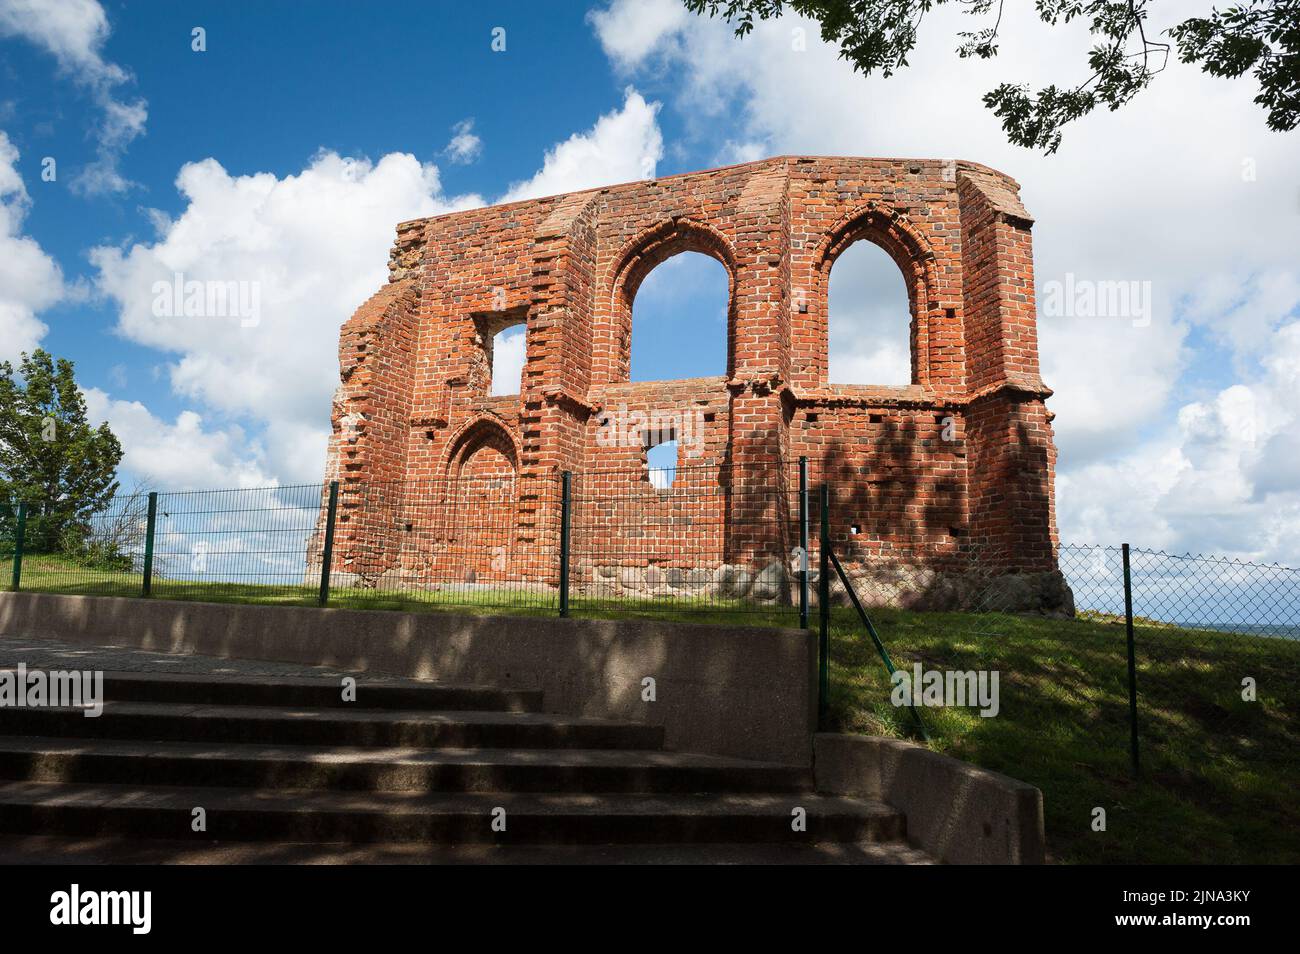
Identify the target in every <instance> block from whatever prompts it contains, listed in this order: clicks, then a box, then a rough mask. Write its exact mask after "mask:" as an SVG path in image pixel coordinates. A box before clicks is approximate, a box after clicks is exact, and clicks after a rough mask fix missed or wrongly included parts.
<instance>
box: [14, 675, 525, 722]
mask: <svg viewBox="0 0 1300 954" xmlns="http://www.w3.org/2000/svg"><path fill="white" fill-rule="evenodd" d="M4 668H8V669H12V668H13V667H0V669H4ZM341 678H342V677H339V678H328V677H293V676H252V675H240V676H226V675H218V676H209V675H199V674H188V673H160V672H105V673H104V697H105V699H108V700H112V701H114V702H178V703H193V704H196V705H198V704H201V705H250V706H291V707H298V708H303V707H308V708H316V709H325V708H339V709H355V708H357V707H363V708H366V709H402V710H422V711H438V710H441V711H453V712H471V711H494V712H540V711H541V708H542V693H541V691H540V690H527V689H495V688H490V687H487V686H444V685H439V684H437V683H429V682H421V681H419V680H415V679H398V678H391V677H373V676H369V675H366V674H359V675H357V676H355V677H354V678H355V679H356V680H357V692H356V701H355V702H344V701H343V686H342V681H341Z"/></svg>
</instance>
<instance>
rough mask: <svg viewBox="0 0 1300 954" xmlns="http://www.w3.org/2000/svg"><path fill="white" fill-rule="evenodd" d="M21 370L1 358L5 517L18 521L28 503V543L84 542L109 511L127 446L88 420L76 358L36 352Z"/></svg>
mask: <svg viewBox="0 0 1300 954" xmlns="http://www.w3.org/2000/svg"><path fill="white" fill-rule="evenodd" d="M18 373H19V379H15V376H14V369H13V366H12V365H11V364H10V363H9V362H8V361H0V502H3V504H4V506H3V507H2V508H0V520H3V521H4V522H7V523H9V522H12V520H13V519H14V517H13V515H14V512H15V511H16V509H17V505H18V503H19V502H26V504H27V507H28V535H27V540H28V541H29V542H28V545H29V546H30V547H31V549H33V550H47V551H48V550H53V549H56V548H58V547H60V546H63V547H66V546H68V545H69V541H70V538H71V537H72V536H77V535H79V536H81V537H84V536H85V535H86V533H87V532H88V527H89V520H90V518H91V517H92V516H94V515H95V514H97V513H100V512H102V511H104V510H105V509H107V507H108V506H109V503H110V502H111V501H112V499H113V495H114V494H116V493H117V489H118V483H117V479H116V476H115V474H116V471H117V465H118V463H119V462H120V461H121V459H122V445H121V444H119V443H118V440H117V438H116V437H115V436H113V432H112V431H110V430H109V429H108V424H107V423H104V424H100V425H99V427H91V426H90V425H89V424H88V423H87V422H86V399H85V397H84V396H83V395H82V393H81V391H80V389H79V388H78V387H77V382H76V379H75V378H74V376H73V366H72V362H71V361H68V360H66V359H59V360H58V361H55V360H54V358H53V357H51V356H50V355H49V354H48V353H47V352H45V351H43V350H41V349H39V348H38V349H37V350H36V351H35V352H33V353H32V354H31V355H30V356H29V355H26V354H24V355H23V356H22V361H21V362H20V364H19V369H18ZM0 529H2V530H5V531H11V528H9V527H5V528H0ZM6 535H7V534H6ZM73 542H74V543H75V541H73Z"/></svg>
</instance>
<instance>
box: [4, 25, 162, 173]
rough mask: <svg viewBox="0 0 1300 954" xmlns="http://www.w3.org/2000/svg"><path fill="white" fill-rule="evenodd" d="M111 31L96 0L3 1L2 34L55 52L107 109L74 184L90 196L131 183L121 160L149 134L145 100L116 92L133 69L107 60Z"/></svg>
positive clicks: (63, 68) (66, 70)
mask: <svg viewBox="0 0 1300 954" xmlns="http://www.w3.org/2000/svg"><path fill="white" fill-rule="evenodd" d="M110 32H111V30H110V27H109V24H108V17H107V16H106V15H105V13H104V9H103V7H101V6H100V5H99V3H98V2H96V0H58V2H50V0H0V35H3V36H17V37H21V38H23V39H25V40H27V41H28V42H29V43H31V44H33V45H34V46H36V47H39V48H40V49H43V50H45V51H46V52H47V53H50V54H51V55H52V56H54V58H55V61H56V62H57V63H58V65H59V69H60V70H61V71H62V72H63V73H65V74H67V75H69V76H71V77H72V78H73V80H74V81H75V82H77V83H78V84H79V85H81V86H84V87H85V88H86V89H88V90H89V91H90V93H91V95H92V97H93V98H94V100H95V103H96V104H97V105H98V106H99V108H100V110H101V111H102V112H103V118H102V120H101V121H100V127H99V129H98V130H97V132H98V145H97V151H96V158H95V160H94V161H93V162H91V163H89V164H88V165H86V166H85V167H84V168H83V169H82V170H81V172H80V173H79V174H78V175H77V176H76V178H75V179H74V180H73V183H72V184H73V187H74V188H75V189H77V190H78V191H81V192H83V193H86V194H90V195H95V194H102V193H114V192H124V191H126V190H127V189H128V188H129V187H130V185H131V183H130V182H129V181H128V180H127V179H126V178H125V177H124V176H123V175H122V174H121V172H120V171H119V170H118V164H119V162H120V160H121V158H122V155H123V153H124V152H125V151H126V148H127V146H129V145H130V144H131V142H132V141H133V140H134V139H136V138H137V137H138V136H140V135H142V134H143V133H144V127H145V121H146V120H147V118H148V108H147V104H146V103H145V101H144V100H143V99H139V98H136V99H133V100H130V101H127V100H124V99H122V98H120V97H119V96H118V94H117V88H118V87H119V86H122V85H124V84H126V83H128V82H129V81H130V80H131V74H130V73H128V72H127V71H126V70H124V69H123V68H122V67H120V66H118V65H117V64H116V63H112V62H109V61H108V60H106V59H104V56H103V48H104V44H105V42H107V40H108V37H109V33H110Z"/></svg>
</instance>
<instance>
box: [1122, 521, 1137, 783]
mask: <svg viewBox="0 0 1300 954" xmlns="http://www.w3.org/2000/svg"><path fill="white" fill-rule="evenodd" d="M1124 629H1125V633H1126V635H1127V637H1128V746H1129V753H1130V754H1131V755H1132V758H1133V777H1134V778H1137V777H1138V771H1139V765H1138V687H1137V653H1136V651H1135V648H1134V645H1133V579H1132V574H1131V573H1130V570H1129V559H1128V544H1127V543H1126V544H1124Z"/></svg>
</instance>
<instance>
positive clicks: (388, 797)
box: [0, 782, 906, 845]
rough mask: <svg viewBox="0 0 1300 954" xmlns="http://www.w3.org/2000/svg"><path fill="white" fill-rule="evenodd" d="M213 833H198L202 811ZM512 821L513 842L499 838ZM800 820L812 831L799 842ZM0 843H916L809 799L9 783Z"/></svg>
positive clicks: (866, 814) (886, 812) (902, 829)
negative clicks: (62, 838)
mask: <svg viewBox="0 0 1300 954" xmlns="http://www.w3.org/2000/svg"><path fill="white" fill-rule="evenodd" d="M196 807H201V808H203V809H204V810H205V812H206V818H207V831H206V832H204V833H194V832H193V831H192V830H191V823H192V819H193V817H194V815H193V810H194V809H195V808H196ZM495 809H504V810H505V820H506V831H504V832H495V831H493V830H492V820H493V817H494V816H493V812H494V810H495ZM796 809H803V810H804V812H805V813H806V830H805V831H802V832H797V831H794V830H793V828H792V820H793V819H794V817H795V812H796ZM0 832H5V833H8V834H44V835H51V834H53V835H77V836H122V835H126V836H142V837H149V838H162V839H177V840H190V841H197V842H203V841H212V840H218V841H226V840H230V841H260V840H271V841H287V842H316V841H319V842H351V843H405V844H410V843H428V844H503V845H542V844H545V845H573V844H582V845H612V844H638V845H649V844H673V843H680V844H705V843H745V844H758V843H763V844H777V843H784V844H813V843H818V842H888V841H900V840H902V839H904V838H905V836H906V824H905V821H904V819H903V816H902V815H900V814H899V813H898V812H896V811H894V810H893V809H891V808H889V807H888V806H886V805H884V804H882V803H879V802H872V801H866V800H859V799H850V798H831V797H826V796H819V795H808V794H784V795H774V794H746V795H738V794H730V795H714V794H710V795H626V794H604V795H535V794H518V793H499V792H498V793H488V794H479V793H456V794H449V795H443V794H438V795H430V794H416V793H407V792H364V793H350V792H321V791H309V792H304V791H296V790H292V789H280V790H274V791H264V790H249V789H232V788H145V787H140V786H132V785H78V784H51V783H45V782H3V783H0Z"/></svg>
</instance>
